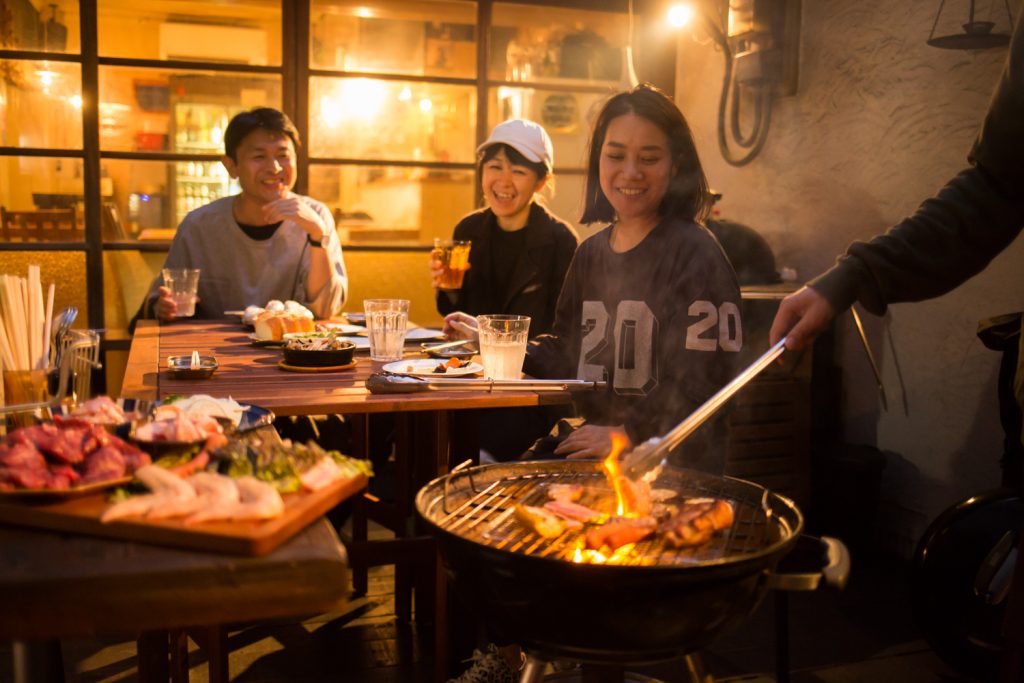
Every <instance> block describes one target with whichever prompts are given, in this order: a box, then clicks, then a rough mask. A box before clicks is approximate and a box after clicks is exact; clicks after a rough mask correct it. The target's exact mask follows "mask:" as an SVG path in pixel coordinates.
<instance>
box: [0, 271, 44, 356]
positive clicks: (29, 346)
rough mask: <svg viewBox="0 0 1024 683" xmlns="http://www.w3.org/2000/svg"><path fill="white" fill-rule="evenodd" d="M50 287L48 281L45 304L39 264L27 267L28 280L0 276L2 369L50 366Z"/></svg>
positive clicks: (0, 347) (0, 350)
mask: <svg viewBox="0 0 1024 683" xmlns="http://www.w3.org/2000/svg"><path fill="white" fill-rule="evenodd" d="M53 290H54V286H53V284H52V283H51V284H50V286H49V288H48V290H47V292H46V301H45V303H44V301H43V286H42V284H41V283H40V282H39V266H29V267H28V278H27V279H26V278H23V277H17V276H14V275H0V357H2V360H3V369H4V370H37V369H44V368H46V367H47V365H49V362H50V327H51V325H52V319H53Z"/></svg>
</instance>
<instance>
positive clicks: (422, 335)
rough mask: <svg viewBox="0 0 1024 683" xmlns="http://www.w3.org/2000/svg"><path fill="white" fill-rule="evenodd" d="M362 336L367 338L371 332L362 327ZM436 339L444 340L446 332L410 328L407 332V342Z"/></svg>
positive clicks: (360, 332) (425, 328)
mask: <svg viewBox="0 0 1024 683" xmlns="http://www.w3.org/2000/svg"><path fill="white" fill-rule="evenodd" d="M357 334H359V335H360V336H366V335H368V334H369V332H368V331H367V330H366V328H365V327H360V328H359V332H358V333H357ZM435 339H444V332H442V331H441V330H434V329H431V328H429V327H410V328H409V329H407V330H406V331H405V341H406V343H409V342H418V341H431V340H435Z"/></svg>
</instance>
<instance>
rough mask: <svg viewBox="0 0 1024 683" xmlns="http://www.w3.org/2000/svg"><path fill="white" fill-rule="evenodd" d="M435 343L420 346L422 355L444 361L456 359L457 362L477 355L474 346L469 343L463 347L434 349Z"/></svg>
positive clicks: (477, 351)
mask: <svg viewBox="0 0 1024 683" xmlns="http://www.w3.org/2000/svg"><path fill="white" fill-rule="evenodd" d="M435 346H437V343H436V342H434V343H423V344H420V348H421V349H423V353H425V354H427V355H428V356H430V357H431V358H443V359H445V360H447V359H449V358H458V359H459V360H469V359H470V358H472V357H473V356H475V355H476V354H478V353H479V350H478V349H477V347H476V344H474V343H472V342H470V343H467V344H465V345H463V346H449V347H448V348H446V349H434V348H433V347H435Z"/></svg>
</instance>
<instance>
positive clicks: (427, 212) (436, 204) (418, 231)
mask: <svg viewBox="0 0 1024 683" xmlns="http://www.w3.org/2000/svg"><path fill="white" fill-rule="evenodd" d="M309 194H310V196H311V197H313V198H314V199H318V200H320V201H322V202H323V203H324V204H326V205H327V206H328V207H330V209H331V211H332V212H333V213H334V220H335V223H336V224H337V227H338V235H339V236H340V237H341V240H342V242H343V243H346V244H368V243H374V244H380V243H387V244H395V243H401V244H432V243H433V240H434V238H435V237H450V236H451V234H452V229H453V228H454V227H455V224H456V223H457V222H458V221H459V219H460V218H462V217H463V216H465V215H466V214H467V213H469V212H470V211H472V210H473V171H472V170H469V169H466V170H464V171H463V170H455V171H449V170H435V169H426V168H395V167H387V166H347V165H346V166H335V165H325V164H313V165H311V166H310V169H309Z"/></svg>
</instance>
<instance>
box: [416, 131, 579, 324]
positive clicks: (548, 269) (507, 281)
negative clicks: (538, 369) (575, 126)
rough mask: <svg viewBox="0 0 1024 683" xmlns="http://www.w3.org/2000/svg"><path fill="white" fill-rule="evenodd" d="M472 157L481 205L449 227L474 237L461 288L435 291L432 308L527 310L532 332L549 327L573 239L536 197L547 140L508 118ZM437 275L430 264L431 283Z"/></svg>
mask: <svg viewBox="0 0 1024 683" xmlns="http://www.w3.org/2000/svg"><path fill="white" fill-rule="evenodd" d="M477 155H478V159H479V161H478V162H477V169H478V171H479V173H480V181H481V185H482V187H483V193H484V199H485V200H486V202H487V208H484V209H480V210H479V211H474V212H473V213H471V214H469V215H468V216H466V217H465V218H463V219H462V220H461V221H459V224H458V225H456V226H455V233H454V234H453V235H452V239H456V240H470V241H471V242H472V248H471V249H470V252H469V263H470V269H469V271H468V272H467V273H466V276H465V279H464V280H463V284H462V288H461V289H455V290H444V289H438V291H437V310H438V312H440V313H441V314H442V315H447V314H448V313H451V312H452V311H456V310H460V311H463V312H465V313H469V314H470V315H482V314H495V313H507V314H516V315H528V316H530V336H535V335H538V334H542V333H544V332H549V331H551V325H552V324H553V323H554V319H555V304H556V302H557V300H558V293H559V291H561V289H562V281H563V280H564V279H565V273H566V271H567V270H568V269H569V262H570V261H571V260H572V255H573V252H575V251H576V245H577V244H578V242H579V238H578V236H577V235H576V232H575V231H574V230H573V229H572V228H571V227H570V226H569V224H568V223H566V222H565V221H563V220H561V219H559V218H558V217H556V216H553V215H552V214H551V213H550V212H549V211H548V210H547V209H545V208H544V207H543V206H541V205H540V204H538V203H537V202H536V201H535V200H534V196H535V195H536V194H537V193H538V192H540V191H541V190H543V189H544V187H545V186H546V185H547V183H548V180H549V178H550V176H551V169H552V166H553V156H554V155H553V153H552V151H551V139H550V138H549V137H548V134H547V132H546V131H545V130H544V128H543V127H541V126H540V125H539V124H536V123H534V122H533V121H527V120H525V119H511V120H509V121H505V122H504V123H499V124H498V125H497V126H495V127H494V130H493V131H491V136H490V137H489V138H487V141H486V142H484V143H483V144H482V145H480V147H478V148H477ZM442 272H443V268H442V267H441V263H440V262H439V261H432V262H431V273H432V275H433V277H434V286H435V287H437V286H438V284H439V281H440V277H441V274H442Z"/></svg>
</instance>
